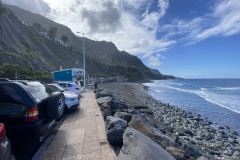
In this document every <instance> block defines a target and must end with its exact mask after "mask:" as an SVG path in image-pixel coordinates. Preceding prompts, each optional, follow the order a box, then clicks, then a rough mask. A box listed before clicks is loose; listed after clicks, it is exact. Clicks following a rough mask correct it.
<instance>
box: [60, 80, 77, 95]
mask: <svg viewBox="0 0 240 160" xmlns="http://www.w3.org/2000/svg"><path fill="white" fill-rule="evenodd" d="M55 83H57V84H59V85H60V86H61V87H63V88H64V89H67V90H69V91H74V92H76V93H78V94H79V95H80V94H81V87H79V86H78V85H77V84H76V83H74V82H55Z"/></svg>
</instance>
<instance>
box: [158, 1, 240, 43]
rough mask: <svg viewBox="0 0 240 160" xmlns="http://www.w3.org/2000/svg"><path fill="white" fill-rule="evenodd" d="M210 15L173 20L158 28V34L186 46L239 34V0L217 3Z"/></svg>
mask: <svg viewBox="0 0 240 160" xmlns="http://www.w3.org/2000/svg"><path fill="white" fill-rule="evenodd" d="M217 2H218V3H216V5H215V6H214V7H213V9H212V12H211V13H206V14H205V15H202V16H201V17H195V18H193V19H190V20H184V19H173V20H172V22H171V23H169V24H164V25H162V26H161V27H159V30H158V31H159V32H160V33H163V34H165V35H164V37H165V38H168V39H175V36H177V39H178V41H182V42H185V43H186V44H195V43H196V42H199V41H201V40H204V39H206V38H209V37H213V36H224V37H226V36H231V35H234V34H237V33H240V3H239V0H223V1H217Z"/></svg>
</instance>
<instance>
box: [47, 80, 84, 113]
mask: <svg viewBox="0 0 240 160" xmlns="http://www.w3.org/2000/svg"><path fill="white" fill-rule="evenodd" d="M48 85H49V86H50V87H51V88H52V90H53V91H58V92H59V91H60V92H63V94H64V97H65V105H66V107H67V109H76V108H78V106H79V100H80V97H79V95H78V94H77V93H74V92H72V91H68V90H66V89H64V88H62V87H61V86H59V85H58V84H56V83H53V84H48Z"/></svg>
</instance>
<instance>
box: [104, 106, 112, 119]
mask: <svg viewBox="0 0 240 160" xmlns="http://www.w3.org/2000/svg"><path fill="white" fill-rule="evenodd" d="M107 116H112V112H111V110H110V109H109V108H107V109H105V110H104V111H103V117H104V120H106V118H107Z"/></svg>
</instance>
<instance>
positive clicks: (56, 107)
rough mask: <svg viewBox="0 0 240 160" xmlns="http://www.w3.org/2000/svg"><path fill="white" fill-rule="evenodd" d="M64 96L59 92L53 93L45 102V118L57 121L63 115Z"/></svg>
mask: <svg viewBox="0 0 240 160" xmlns="http://www.w3.org/2000/svg"><path fill="white" fill-rule="evenodd" d="M64 104H65V103H64V96H63V94H62V93H61V92H54V93H52V95H51V96H50V97H49V100H48V102H47V116H48V118H49V119H50V120H52V119H54V118H56V119H59V118H61V117H62V115H63V113H64V109H65V106H64Z"/></svg>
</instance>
